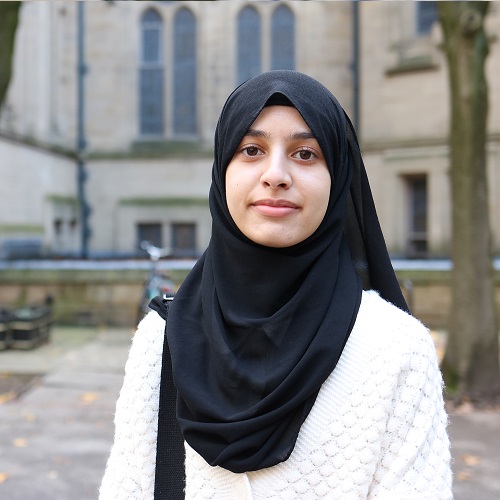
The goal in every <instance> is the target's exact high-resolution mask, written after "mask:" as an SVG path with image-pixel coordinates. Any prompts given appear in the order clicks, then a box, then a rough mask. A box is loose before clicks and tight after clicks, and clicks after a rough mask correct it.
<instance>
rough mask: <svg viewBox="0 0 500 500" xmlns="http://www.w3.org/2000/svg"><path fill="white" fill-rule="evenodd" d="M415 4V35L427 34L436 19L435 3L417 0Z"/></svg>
mask: <svg viewBox="0 0 500 500" xmlns="http://www.w3.org/2000/svg"><path fill="white" fill-rule="evenodd" d="M415 5H416V7H417V35H428V34H429V33H430V32H431V30H432V26H433V24H434V23H435V22H436V21H437V17H438V14H437V4H436V2H430V1H426V2H422V1H419V2H416V4H415Z"/></svg>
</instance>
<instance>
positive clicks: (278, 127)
mask: <svg viewBox="0 0 500 500" xmlns="http://www.w3.org/2000/svg"><path fill="white" fill-rule="evenodd" d="M256 132H264V133H265V135H269V134H280V133H288V134H290V132H292V133H296V132H303V133H307V134H308V135H309V136H312V132H311V129H310V128H309V127H308V126H307V124H306V122H305V121H304V119H303V118H302V116H301V115H300V113H299V112H298V111H297V110H296V109H295V108H293V107H292V106H266V107H265V108H263V109H262V111H261V112H260V113H259V115H258V116H257V118H256V119H255V121H254V122H253V123H252V125H250V128H249V130H248V131H247V133H246V134H245V135H255V133H256ZM304 138H306V137H304ZM309 138H310V137H309ZM312 138H314V136H312Z"/></svg>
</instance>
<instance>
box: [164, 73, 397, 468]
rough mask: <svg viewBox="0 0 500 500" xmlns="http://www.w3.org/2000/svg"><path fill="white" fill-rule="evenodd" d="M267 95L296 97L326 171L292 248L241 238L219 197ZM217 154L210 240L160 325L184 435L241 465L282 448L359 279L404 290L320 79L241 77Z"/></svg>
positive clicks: (207, 454) (294, 432)
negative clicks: (310, 228)
mask: <svg viewBox="0 0 500 500" xmlns="http://www.w3.org/2000/svg"><path fill="white" fill-rule="evenodd" d="M271 98H272V101H271V102H273V103H275V102H278V103H279V102H281V101H286V103H287V104H288V105H289V104H290V103H291V104H292V105H293V106H294V107H295V108H296V109H297V110H298V112H299V113H300V114H301V116H302V118H303V119H304V121H305V122H306V124H307V125H308V126H309V128H310V129H311V131H312V133H313V134H314V136H315V137H316V139H317V141H318V143H319V145H320V147H321V151H322V153H323V155H324V157H325V160H326V163H327V166H328V169H329V172H330V175H331V179H332V182H331V191H330V198H329V204H328V208H327V211H326V215H325V217H324V219H323V221H322V222H321V224H320V226H319V227H318V229H317V230H316V231H315V232H314V233H313V234H312V235H311V236H310V237H308V238H307V239H306V240H304V241H302V242H300V243H298V244H296V245H294V246H291V247H287V248H270V247H265V246H262V245H259V244H256V243H254V242H252V241H251V240H249V239H248V238H247V237H245V236H244V235H243V234H242V232H241V231H240V230H239V229H238V227H237V226H236V225H235V223H234V221H233V220H232V218H231V216H230V214H229V210H228V207H227V203H226V187H225V174H226V169H227V166H228V164H229V162H230V161H231V159H232V157H233V155H234V153H235V152H236V149H237V147H238V145H239V143H240V141H241V139H242V138H243V136H244V135H245V133H246V132H247V130H248V129H249V127H250V126H251V124H252V123H253V121H254V120H255V119H256V118H257V116H258V115H259V113H260V112H261V110H262V108H263V107H264V106H266V104H267V103H268V102H269V100H270V99H271ZM214 156H215V158H214V163H213V170H212V185H211V188H210V195H209V204H210V212H211V215H212V219H213V224H212V235H211V240H210V243H209V245H208V248H207V250H206V251H205V253H204V254H203V255H202V257H201V258H200V259H199V260H198V262H197V264H196V265H195V267H194V268H193V270H192V271H191V273H190V274H189V275H188V276H187V278H186V280H185V281H184V283H183V284H182V286H181V287H180V289H179V292H178V293H177V295H176V297H175V299H174V301H173V303H172V305H171V307H170V312H169V318H168V325H167V339H168V346H169V348H170V353H171V361H172V371H173V380H174V384H175V386H176V389H177V391H178V397H177V420H178V422H179V425H180V428H181V431H182V434H183V436H184V439H185V440H186V441H187V443H189V445H190V446H191V447H192V448H193V449H194V450H196V451H197V452H198V453H199V454H200V455H201V456H203V457H204V459H205V460H206V461H207V462H208V463H209V464H211V465H219V466H221V467H224V468H226V469H228V470H230V471H233V472H246V471H251V470H257V469H263V468H265V467H270V466H272V465H275V464H278V463H280V462H282V461H284V460H286V459H287V458H288V457H289V456H290V453H291V452H292V450H293V447H294V445H295V441H296V439H297V436H298V433H299V431H300V427H301V425H302V423H303V422H304V420H305V419H306V417H307V415H308V413H309V411H310V410H311V408H312V406H313V404H314V401H315V399H316V396H317V394H318V391H319V389H320V387H321V385H322V384H323V382H324V381H325V380H326V379H327V377H328V376H329V375H330V373H331V372H332V370H334V369H335V366H336V364H337V362H338V360H339V358H340V355H341V353H342V349H343V348H344V346H345V344H346V341H347V339H348V337H349V333H350V332H351V329H352V327H353V325H354V323H355V320H356V315H357V312H358V309H359V305H360V302H361V293H362V290H363V288H374V289H376V290H378V291H379V293H380V294H381V295H382V297H384V298H385V299H387V300H389V301H391V302H393V303H394V304H395V305H397V306H398V307H400V308H402V309H406V304H405V302H404V299H403V297H402V295H401V291H400V289H399V286H398V283H397V280H396V278H395V275H394V271H393V269H392V266H391V263H390V260H389V257H388V254H387V250H386V246H385V243H384V240H383V237H382V233H381V230H380V226H379V223H378V219H377V215H376V212H375V208H374V205H373V199H372V195H371V192H370V187H369V184H368V180H367V177H366V172H365V168H364V165H363V161H362V158H361V154H360V151H359V146H358V142H357V139H356V135H355V132H354V130H353V128H352V125H351V123H350V121H349V119H348V117H347V115H346V113H345V112H344V110H343V109H342V107H341V106H340V104H339V103H338V102H337V100H336V99H335V97H334V96H333V95H332V94H331V93H330V91H329V90H327V89H326V88H325V87H324V86H323V85H322V84H320V83H319V82H317V81H316V80H314V79H313V78H310V77H308V76H306V75H304V74H301V73H297V72H294V71H272V72H269V73H265V74H263V75H260V76H257V77H255V78H253V79H251V80H249V81H247V82H246V83H244V84H242V85H241V86H239V87H238V88H237V89H236V90H235V91H234V92H233V93H232V94H231V95H230V96H229V98H228V100H227V102H226V104H225V106H224V108H223V110H222V113H221V115H220V118H219V121H218V124H217V129H216V133H215V154H214ZM161 426H162V422H161V420H160V422H159V427H160V428H161Z"/></svg>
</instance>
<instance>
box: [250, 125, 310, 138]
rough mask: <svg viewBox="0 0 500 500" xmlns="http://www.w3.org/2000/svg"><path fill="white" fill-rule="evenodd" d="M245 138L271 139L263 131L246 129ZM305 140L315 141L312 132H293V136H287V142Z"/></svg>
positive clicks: (267, 133)
mask: <svg viewBox="0 0 500 500" xmlns="http://www.w3.org/2000/svg"><path fill="white" fill-rule="evenodd" d="M245 136H249V137H264V138H266V139H269V138H270V137H271V134H270V133H269V132H265V131H264V130H259V129H255V128H250V129H248V131H247V133H246V134H245ZM305 139H314V140H317V139H316V137H315V136H314V134H313V133H312V132H309V131H308V132H294V133H293V134H290V135H289V136H288V140H289V141H300V140H302V141H303V140H305Z"/></svg>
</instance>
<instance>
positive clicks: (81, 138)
mask: <svg viewBox="0 0 500 500" xmlns="http://www.w3.org/2000/svg"><path fill="white" fill-rule="evenodd" d="M77 9H78V10H77V50H78V57H77V92H78V100H77V137H76V159H77V185H78V207H79V211H80V213H79V216H80V257H81V258H82V259H87V258H88V243H89V239H90V235H91V231H90V227H89V215H90V211H91V210H90V205H89V204H88V202H87V198H86V194H85V182H86V180H87V172H86V169H85V148H86V140H85V113H84V111H85V93H84V90H85V89H84V80H85V73H86V72H87V67H86V66H85V47H84V42H85V24H84V21H85V2H77Z"/></svg>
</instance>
